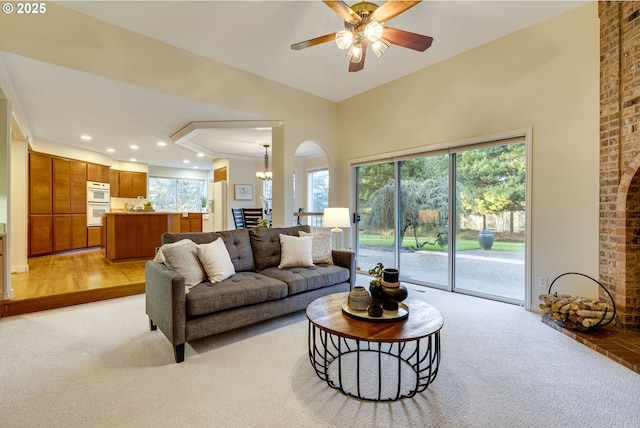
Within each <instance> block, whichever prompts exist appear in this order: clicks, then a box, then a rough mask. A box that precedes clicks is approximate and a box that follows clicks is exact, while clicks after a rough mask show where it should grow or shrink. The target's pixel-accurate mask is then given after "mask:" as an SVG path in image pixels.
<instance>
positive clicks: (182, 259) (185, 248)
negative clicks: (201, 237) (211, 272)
mask: <svg viewBox="0 0 640 428" xmlns="http://www.w3.org/2000/svg"><path fill="white" fill-rule="evenodd" d="M162 254H163V255H164V258H165V264H166V265H167V266H168V267H169V268H170V269H173V270H175V271H176V272H178V273H179V274H180V275H182V276H183V277H184V285H185V286H187V287H192V286H194V285H196V284H199V283H200V282H202V281H204V279H205V277H206V273H205V271H204V268H203V267H202V264H201V263H200V259H199V258H198V245H197V244H196V243H195V242H193V241H191V240H190V239H182V240H180V241H178V242H176V243H173V244H171V245H163V246H162Z"/></svg>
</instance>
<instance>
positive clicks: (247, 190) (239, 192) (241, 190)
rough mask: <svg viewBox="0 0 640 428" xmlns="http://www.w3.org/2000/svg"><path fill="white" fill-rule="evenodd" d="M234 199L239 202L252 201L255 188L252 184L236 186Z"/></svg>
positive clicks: (234, 187)
mask: <svg viewBox="0 0 640 428" xmlns="http://www.w3.org/2000/svg"><path fill="white" fill-rule="evenodd" d="M233 198H234V199H235V200H238V201H250V200H252V199H253V186H252V185H251V184H234V186H233Z"/></svg>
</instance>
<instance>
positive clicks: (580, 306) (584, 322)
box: [539, 293, 614, 330]
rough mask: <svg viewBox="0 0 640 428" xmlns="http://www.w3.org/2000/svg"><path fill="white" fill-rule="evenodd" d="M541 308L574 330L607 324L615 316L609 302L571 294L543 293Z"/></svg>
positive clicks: (552, 317)
mask: <svg viewBox="0 0 640 428" xmlns="http://www.w3.org/2000/svg"><path fill="white" fill-rule="evenodd" d="M539 299H540V300H542V301H543V302H544V303H540V309H542V310H544V313H545V314H547V315H548V316H549V317H550V318H551V319H552V320H554V321H556V322H561V323H562V324H563V326H564V327H566V328H569V329H572V330H585V329H587V328H589V327H593V326H595V325H602V324H606V323H607V322H609V321H610V320H611V318H613V315H614V312H613V306H612V305H611V304H610V303H608V302H603V301H601V300H598V299H590V298H588V297H574V296H571V295H570V294H557V293H555V294H541V295H540V296H539Z"/></svg>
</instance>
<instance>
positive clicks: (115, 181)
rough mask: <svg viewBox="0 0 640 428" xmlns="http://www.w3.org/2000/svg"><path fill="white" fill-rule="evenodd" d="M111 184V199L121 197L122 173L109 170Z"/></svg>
mask: <svg viewBox="0 0 640 428" xmlns="http://www.w3.org/2000/svg"><path fill="white" fill-rule="evenodd" d="M109 184H110V186H109V187H110V188H111V189H110V190H111V197H114V198H119V197H120V171H118V170H116V169H112V170H109Z"/></svg>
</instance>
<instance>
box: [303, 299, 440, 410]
mask: <svg viewBox="0 0 640 428" xmlns="http://www.w3.org/2000/svg"><path fill="white" fill-rule="evenodd" d="M348 294H349V293H337V294H331V295H328V296H324V297H320V298H318V299H316V300H314V301H313V302H311V304H309V306H307V318H308V319H309V360H310V361H311V365H312V366H313V368H314V370H315V372H316V374H317V375H318V377H319V378H320V379H322V380H324V381H326V382H327V384H328V385H329V386H330V387H331V388H335V389H339V390H340V391H341V392H342V393H344V394H346V395H349V396H352V397H356V398H359V399H361V400H370V401H395V400H397V399H400V398H408V397H413V396H414V395H415V394H416V393H418V392H422V391H424V390H425V389H426V388H427V387H428V386H429V384H430V383H431V382H433V380H434V379H435V378H436V375H437V374H438V366H439V365H440V329H442V325H443V323H444V320H443V318H442V314H441V313H440V311H438V310H437V309H436V308H434V307H433V306H431V305H429V304H428V303H426V302H423V301H420V300H414V299H411V298H409V299H407V300H406V301H405V302H404V303H405V304H406V305H407V306H408V308H409V316H408V317H407V318H406V319H404V320H401V321H395V322H375V321H365V320H360V319H355V318H353V317H350V316H347V315H346V314H344V313H343V312H342V305H343V304H344V303H345V302H346V301H347V296H348Z"/></svg>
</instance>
